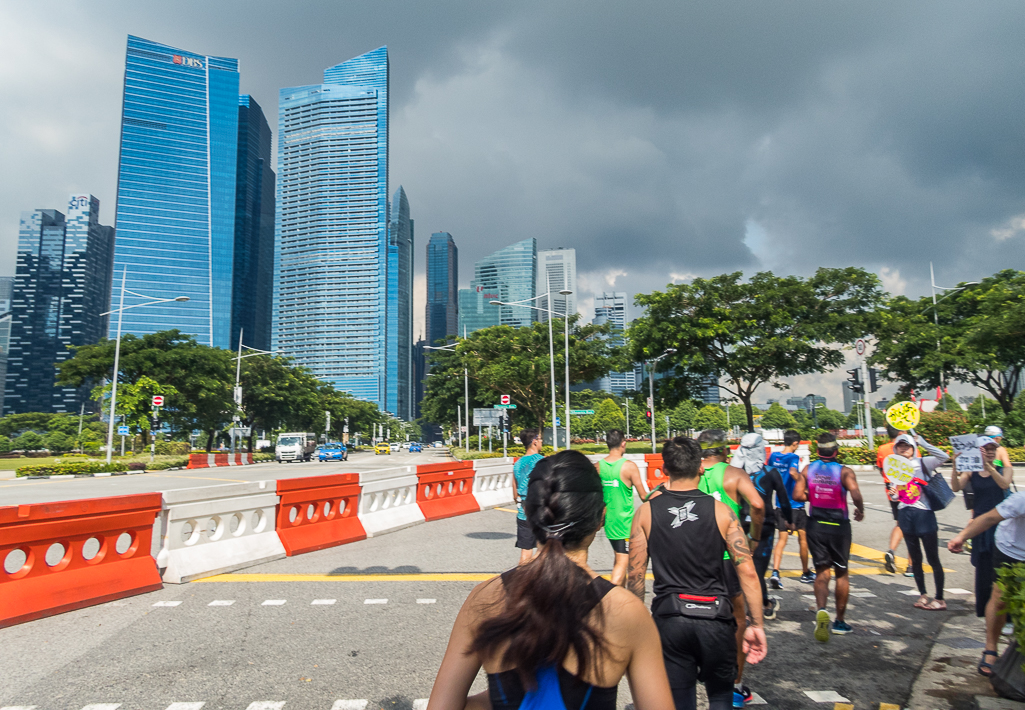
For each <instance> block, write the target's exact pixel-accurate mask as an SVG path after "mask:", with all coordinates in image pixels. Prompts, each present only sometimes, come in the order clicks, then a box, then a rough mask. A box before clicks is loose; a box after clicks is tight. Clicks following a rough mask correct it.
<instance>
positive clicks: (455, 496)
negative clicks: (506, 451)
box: [416, 461, 480, 520]
mask: <svg viewBox="0 0 1025 710" xmlns="http://www.w3.org/2000/svg"><path fill="white" fill-rule="evenodd" d="M416 478H417V486H416V502H417V503H418V504H419V505H420V512H422V513H423V514H424V517H425V518H427V519H428V520H440V519H441V518H451V517H453V516H455V515H464V514H465V513H476V512H477V511H478V510H480V505H478V504H477V499H476V498H474V497H473V461H449V462H444V463H429V464H424V465H422V466H417V467H416Z"/></svg>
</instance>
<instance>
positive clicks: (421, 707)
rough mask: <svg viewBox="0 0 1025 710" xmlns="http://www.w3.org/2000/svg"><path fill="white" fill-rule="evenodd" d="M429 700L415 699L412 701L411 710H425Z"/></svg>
mask: <svg viewBox="0 0 1025 710" xmlns="http://www.w3.org/2000/svg"><path fill="white" fill-rule="evenodd" d="M428 700H430V698H417V699H416V700H414V701H413V710H427V701H428Z"/></svg>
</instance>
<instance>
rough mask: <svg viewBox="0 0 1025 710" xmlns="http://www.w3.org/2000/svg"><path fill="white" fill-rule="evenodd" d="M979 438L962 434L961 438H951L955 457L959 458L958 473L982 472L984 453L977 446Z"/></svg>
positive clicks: (957, 462)
mask: <svg viewBox="0 0 1025 710" xmlns="http://www.w3.org/2000/svg"><path fill="white" fill-rule="evenodd" d="M976 441H978V437H977V436H975V434H962V435H961V436H952V437H950V445H951V446H952V447H954V455H955V456H957V454H958V453H959V452H960V454H961V455H960V456H957V461H956V462H955V463H956V464H957V470H958V471H965V472H968V471H982V470H983V468H984V467H983V465H982V452H981V451H980V450H979V447H978V446H976V445H975V442H976Z"/></svg>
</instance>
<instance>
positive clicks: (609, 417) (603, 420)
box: [592, 399, 626, 436]
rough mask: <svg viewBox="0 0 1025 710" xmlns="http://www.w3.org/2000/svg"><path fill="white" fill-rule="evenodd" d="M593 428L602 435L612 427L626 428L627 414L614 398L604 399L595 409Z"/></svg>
mask: <svg viewBox="0 0 1025 710" xmlns="http://www.w3.org/2000/svg"><path fill="white" fill-rule="evenodd" d="M592 419H593V424H592V425H593V429H594V430H596V431H597V432H598V433H599V434H600V435H602V436H604V433H605V432H607V431H609V430H610V429H619V430H620V431H625V430H626V415H625V414H623V410H622V409H620V408H619V405H618V404H616V401H615V400H614V399H604V400H602V401H601V402H600V403H599V404H598V406H597V407H595V410H594V417H593V418H592Z"/></svg>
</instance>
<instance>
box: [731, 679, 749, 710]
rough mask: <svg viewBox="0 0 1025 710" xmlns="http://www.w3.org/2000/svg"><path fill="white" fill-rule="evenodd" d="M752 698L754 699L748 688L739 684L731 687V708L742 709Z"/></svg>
mask: <svg viewBox="0 0 1025 710" xmlns="http://www.w3.org/2000/svg"><path fill="white" fill-rule="evenodd" d="M753 697H754V694H753V693H752V692H751V689H750V688H748V687H747V686H746V685H744V684H740V685H739V686H738V685H736V684H734V686H733V707H735V708H742V707H744V706H745V705H747V704H748V703H749V702H751V698H753Z"/></svg>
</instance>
